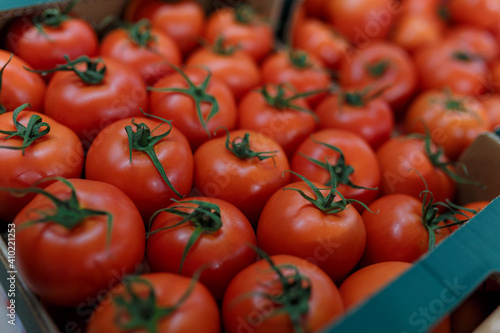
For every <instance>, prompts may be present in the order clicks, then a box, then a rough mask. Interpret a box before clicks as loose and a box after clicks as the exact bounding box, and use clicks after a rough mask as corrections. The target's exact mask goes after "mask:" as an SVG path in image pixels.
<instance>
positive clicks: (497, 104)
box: [481, 82, 500, 131]
mask: <svg viewBox="0 0 500 333" xmlns="http://www.w3.org/2000/svg"><path fill="white" fill-rule="evenodd" d="M499 83H500V82H499ZM481 104H482V105H483V109H484V112H485V113H486V116H487V118H488V120H489V123H490V126H489V130H491V131H493V130H495V128H497V127H499V126H500V112H498V110H499V109H500V94H498V93H495V94H490V95H489V96H487V97H486V98H484V100H482V101H481Z"/></svg>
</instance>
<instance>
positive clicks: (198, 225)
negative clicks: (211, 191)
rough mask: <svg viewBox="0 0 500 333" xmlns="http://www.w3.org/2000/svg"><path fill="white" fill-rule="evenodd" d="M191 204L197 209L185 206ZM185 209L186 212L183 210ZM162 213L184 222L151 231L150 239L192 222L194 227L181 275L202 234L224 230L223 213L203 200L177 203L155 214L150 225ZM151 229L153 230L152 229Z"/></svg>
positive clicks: (181, 266) (184, 255)
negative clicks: (176, 216) (152, 236)
mask: <svg viewBox="0 0 500 333" xmlns="http://www.w3.org/2000/svg"><path fill="white" fill-rule="evenodd" d="M186 203H190V204H193V205H196V206H195V207H193V206H186V205H183V204H186ZM181 209H184V210H181ZM185 210H188V211H190V212H187V211H185ZM161 212H167V213H171V214H175V215H178V216H180V217H182V220H181V221H180V222H178V223H176V224H174V225H171V226H168V227H164V228H159V229H156V230H154V231H150V232H149V234H148V237H150V236H151V235H153V234H155V233H157V232H160V231H162V230H167V229H172V228H175V227H178V226H180V225H182V224H185V223H188V222H191V223H192V225H193V226H194V231H193V233H192V234H191V236H190V237H189V240H188V242H187V244H186V247H185V248H184V252H183V254H182V259H181V264H180V266H179V274H181V273H182V268H183V266H184V262H185V260H186V257H187V254H188V253H189V250H190V249H191V248H192V247H193V245H194V244H195V243H196V241H197V240H198V239H199V238H200V237H201V235H202V234H204V233H205V234H207V233H208V234H211V233H214V232H216V231H218V230H219V229H220V228H222V219H221V213H220V207H219V206H218V205H216V204H214V203H211V202H206V201H201V200H184V201H177V205H175V206H173V207H169V208H165V209H161V210H159V211H157V212H155V213H154V214H153V216H152V217H151V219H150V225H151V222H152V221H153V220H154V218H155V217H156V216H157V215H158V214H160V213H161ZM150 229H151V228H150Z"/></svg>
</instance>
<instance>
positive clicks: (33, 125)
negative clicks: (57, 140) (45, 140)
mask: <svg viewBox="0 0 500 333" xmlns="http://www.w3.org/2000/svg"><path fill="white" fill-rule="evenodd" d="M27 106H29V104H23V105H21V106H19V107H17V108H16V109H15V110H14V112H13V113H12V120H13V122H14V126H15V127H16V130H15V131H5V130H0V133H2V134H7V135H8V136H6V137H5V138H3V140H8V139H11V138H14V137H18V138H20V139H22V140H23V144H22V145H21V146H17V147H14V146H0V148H5V149H20V150H22V152H23V155H24V152H25V150H26V148H28V147H29V146H30V145H31V144H32V143H33V142H35V141H36V140H38V139H40V138H41V137H43V136H44V135H47V134H48V133H49V132H50V125H49V124H48V123H46V122H44V121H42V117H40V116H39V115H36V114H33V115H31V117H30V119H29V120H28V124H27V126H24V125H23V124H21V123H20V122H19V121H17V118H18V117H19V113H21V111H22V110H24V109H25V108H26V107H27Z"/></svg>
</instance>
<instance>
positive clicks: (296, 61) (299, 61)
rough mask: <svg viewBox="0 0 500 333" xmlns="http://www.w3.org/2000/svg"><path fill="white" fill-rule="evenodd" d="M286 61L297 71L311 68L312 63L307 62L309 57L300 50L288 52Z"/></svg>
mask: <svg viewBox="0 0 500 333" xmlns="http://www.w3.org/2000/svg"><path fill="white" fill-rule="evenodd" d="M288 59H289V61H290V63H291V64H292V66H293V67H295V68H298V69H306V68H311V67H313V63H312V62H310V61H309V60H310V59H309V55H308V54H307V53H306V52H305V51H302V50H290V51H289V52H288Z"/></svg>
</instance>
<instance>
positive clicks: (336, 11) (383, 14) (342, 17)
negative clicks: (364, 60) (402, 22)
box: [325, 0, 401, 47]
mask: <svg viewBox="0 0 500 333" xmlns="http://www.w3.org/2000/svg"><path fill="white" fill-rule="evenodd" d="M325 10H326V13H327V16H328V19H329V22H330V23H331V24H332V25H333V26H334V27H335V28H337V29H338V30H339V31H340V32H341V33H342V34H344V35H345V36H347V37H348V38H349V39H350V40H352V41H353V42H354V44H355V45H357V46H360V47H363V46H366V45H367V44H369V43H371V42H372V40H376V39H383V38H385V37H386V36H387V34H388V33H389V30H390V28H391V26H392V23H393V21H394V19H395V18H396V16H397V15H398V14H399V12H400V11H401V5H400V4H399V2H397V1H393V0H359V1H356V2H355V3H354V2H352V1H349V0H332V1H327V2H326V8H325Z"/></svg>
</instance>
